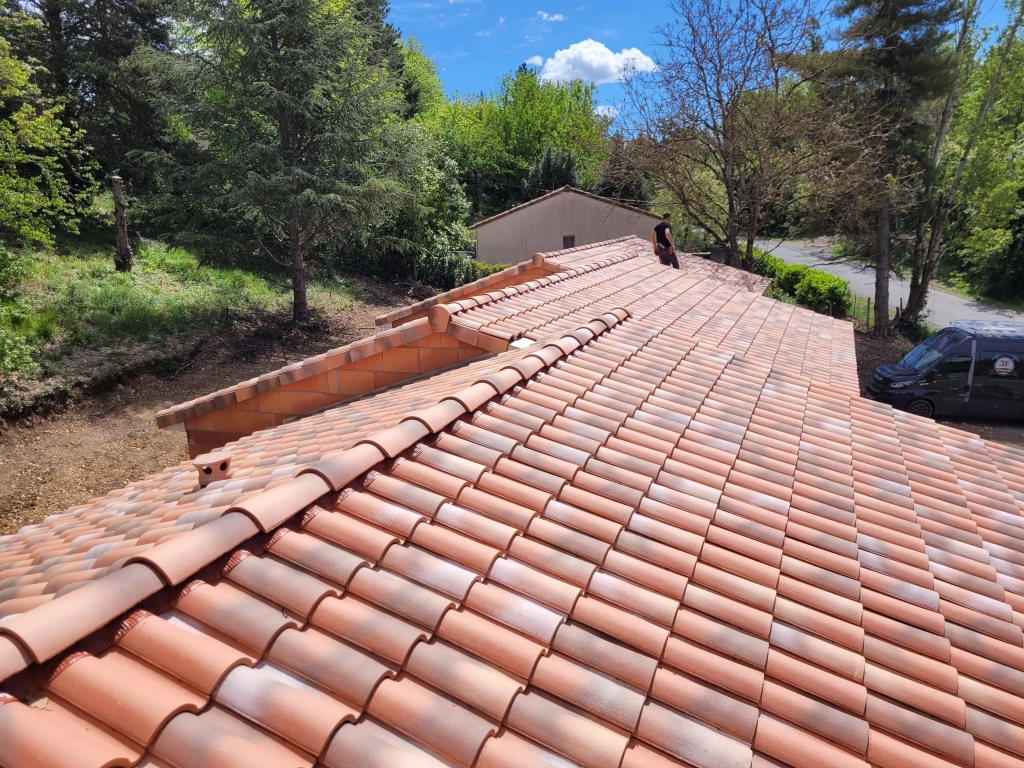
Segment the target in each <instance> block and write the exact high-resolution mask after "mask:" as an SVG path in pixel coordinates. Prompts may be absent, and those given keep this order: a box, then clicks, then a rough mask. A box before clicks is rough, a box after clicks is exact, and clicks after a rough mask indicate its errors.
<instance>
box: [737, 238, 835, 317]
mask: <svg viewBox="0 0 1024 768" xmlns="http://www.w3.org/2000/svg"><path fill="white" fill-rule="evenodd" d="M753 271H754V272H755V273H757V274H759V275H764V276H765V277H768V278H771V280H772V286H771V288H770V292H769V294H768V295H769V296H771V297H772V298H777V299H781V300H783V301H790V302H791V303H792V302H793V301H795V302H796V303H799V304H802V305H803V306H805V307H808V308H810V309H813V310H814V311H815V312H821V313H823V314H828V315H835V316H836V317H845V316H846V314H847V313H848V312H849V311H850V307H851V306H852V303H853V298H852V296H851V294H850V284H849V283H848V282H847V281H846V280H843V279H842V278H841V277H837V276H836V275H830V274H829V273H828V272H825V271H823V270H820V269H811V268H809V267H807V266H805V265H803V264H787V263H786V262H784V261H783V260H782V259H780V258H779V257H777V256H772V255H771V254H763V253H759V254H758V257H757V260H756V261H755V262H754V269H753Z"/></svg>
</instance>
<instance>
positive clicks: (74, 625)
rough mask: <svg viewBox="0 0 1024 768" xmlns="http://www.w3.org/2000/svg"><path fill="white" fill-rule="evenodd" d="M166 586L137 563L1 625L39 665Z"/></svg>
mask: <svg viewBox="0 0 1024 768" xmlns="http://www.w3.org/2000/svg"><path fill="white" fill-rule="evenodd" d="M162 586H163V582H162V581H161V579H160V577H159V576H158V575H157V574H156V572H155V571H153V570H151V569H150V568H149V567H148V566H146V565H142V564H141V563H137V564H134V565H127V566H125V567H123V568H121V569H120V570H118V571H114V572H113V573H111V574H109V575H107V576H105V577H103V578H102V579H98V580H97V581H92V582H89V583H87V584H85V585H84V586H82V587H81V589H76V590H75V591H74V592H73V593H68V594H66V595H63V596H60V597H58V598H56V599H54V600H50V601H49V602H46V603H45V604H43V605H40V606H39V607H37V608H35V609H33V610H31V611H28V612H27V613H23V614H20V615H18V616H14V617H13V618H9V619H7V620H6V621H5V622H4V623H3V624H0V634H6V635H10V636H11V637H13V638H14V639H15V640H17V641H18V642H19V643H20V644H21V645H22V647H24V648H25V650H27V651H28V652H29V653H31V654H32V657H33V658H34V659H35V660H36V661H45V660H47V659H50V658H52V657H53V656H55V655H56V654H57V653H59V652H60V651H62V650H64V649H65V648H67V647H68V646H70V645H71V644H72V643H74V642H76V641H77V640H78V639H79V638H82V637H84V636H85V635H87V634H89V633H90V632H93V631H94V630H96V629H98V628H99V627H101V626H103V625H104V624H105V623H107V622H108V621H110V620H111V619H113V618H114V617H116V616H118V615H119V614H121V613H124V612H125V611H127V610H129V609H131V608H133V607H135V606H136V605H137V604H138V603H139V602H141V601H142V600H143V599H145V598H147V597H149V596H150V595H152V594H153V593H154V592H156V591H157V590H158V589H160V588H161V587H162Z"/></svg>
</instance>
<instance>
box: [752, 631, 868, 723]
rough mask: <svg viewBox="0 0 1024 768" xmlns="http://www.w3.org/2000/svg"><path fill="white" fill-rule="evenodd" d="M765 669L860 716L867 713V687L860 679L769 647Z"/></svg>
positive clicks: (774, 675) (778, 678)
mask: <svg viewBox="0 0 1024 768" xmlns="http://www.w3.org/2000/svg"><path fill="white" fill-rule="evenodd" d="M765 671H766V672H767V673H768V674H769V675H771V676H772V677H774V678H775V679H777V680H781V681H782V682H784V683H787V684H788V685H791V686H792V687H794V688H797V689H799V690H801V691H806V692H807V693H810V694H812V695H814V696H817V697H819V698H822V699H824V700H825V701H828V702H831V703H832V704H836V705H837V706H840V707H842V708H843V709H845V710H847V711H849V712H852V713H853V714H855V715H857V716H858V717H863V715H864V708H865V706H867V689H866V688H865V687H864V686H863V685H861V684H859V683H854V682H851V681H850V680H848V679H846V678H843V677H839V676H837V675H833V674H832V673H830V672H826V671H825V670H823V669H822V668H821V667H818V666H815V665H812V664H807V663H805V662H803V661H801V660H800V659H798V658H796V657H795V656H790V655H789V654H786V653H782V652H780V651H779V650H777V649H775V648H772V649H770V650H769V651H768V665H767V667H766V668H765Z"/></svg>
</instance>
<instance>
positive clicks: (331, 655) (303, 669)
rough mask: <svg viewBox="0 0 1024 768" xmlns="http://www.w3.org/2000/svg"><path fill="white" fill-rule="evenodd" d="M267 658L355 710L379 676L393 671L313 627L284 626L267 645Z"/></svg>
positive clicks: (368, 693) (371, 689)
mask: <svg viewBox="0 0 1024 768" xmlns="http://www.w3.org/2000/svg"><path fill="white" fill-rule="evenodd" d="M267 658H268V659H269V660H270V661H272V662H274V663H275V664H278V665H280V666H282V667H284V668H286V669H289V670H291V671H292V672H294V673H296V674H298V675H301V676H302V677H304V678H306V679H307V680H310V681H311V682H313V683H315V684H316V685H319V686H321V687H322V688H324V689H326V690H328V691H331V692H332V693H333V694H336V695H337V696H340V697H341V698H342V699H344V700H345V701H346V702H349V704H350V705H351V706H353V707H355V708H356V709H358V710H361V709H362V708H363V707H364V706H365V705H366V702H367V701H368V700H369V698H370V694H371V693H372V692H373V690H374V688H376V686H377V684H378V683H379V682H380V681H381V680H383V679H384V678H385V677H392V676H393V675H394V673H393V672H392V671H391V669H390V668H388V667H387V666H385V665H383V664H381V663H380V662H379V661H377V660H376V659H374V658H373V657H372V656H369V655H368V654H365V653H363V652H361V651H359V650H356V649H355V648H353V647H352V646H350V645H347V644H346V643H342V642H339V641H337V640H335V639H333V638H331V637H329V636H327V635H326V634H324V633H322V632H318V631H317V630H315V629H306V630H304V631H301V632H300V631H298V630H295V629H286V630H285V631H284V632H282V633H281V634H280V635H278V636H277V639H276V640H275V641H274V644H273V645H272V646H270V649H269V650H268V651H267Z"/></svg>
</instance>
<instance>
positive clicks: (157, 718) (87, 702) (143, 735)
mask: <svg viewBox="0 0 1024 768" xmlns="http://www.w3.org/2000/svg"><path fill="white" fill-rule="evenodd" d="M69 661H70V659H69ZM62 666H63V671H62V672H60V673H59V674H58V675H56V677H54V678H53V679H52V680H51V681H50V683H49V685H48V686H47V689H48V690H49V691H51V692H52V693H54V694H56V695H57V696H60V697H61V698H62V699H64V700H65V701H67V702H69V703H71V704H73V705H75V706H77V707H78V708H79V709H81V710H82V711H84V712H88V713H89V714H90V715H91V716H92V717H94V718H96V719H97V720H99V721H100V722H102V723H104V724H105V725H107V726H108V727H110V728H111V729H112V730H115V731H118V732H120V733H122V734H124V735H125V736H127V737H128V738H129V739H131V740H132V741H134V742H135V743H136V744H140V745H142V746H146V745H148V744H149V743H150V741H152V739H153V737H154V736H155V735H156V734H157V733H158V732H159V730H160V729H161V728H162V727H163V725H164V724H165V723H166V722H167V721H168V720H170V718H172V717H173V716H174V715H176V714H178V713H179V712H198V711H199V710H201V709H202V708H203V707H204V706H205V705H206V699H205V698H204V697H201V696H198V695H196V694H195V693H193V692H191V691H190V690H188V689H187V688H185V687H184V686H182V685H180V684H179V683H177V682H176V681H173V680H171V679H170V678H167V677H164V676H163V675H161V674H160V673H158V672H156V671H154V670H153V669H151V668H150V667H148V666H146V665H145V664H142V663H140V662H139V661H137V660H136V659H134V658H133V657H132V656H131V655H130V654H127V653H123V652H121V651H118V650H112V651H110V652H109V653H106V654H104V655H103V656H102V657H96V656H91V655H82V656H80V657H78V658H77V660H75V661H74V662H73V663H70V664H68V665H67V666H64V665H62Z"/></svg>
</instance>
